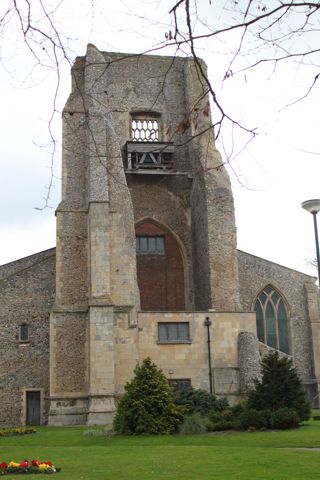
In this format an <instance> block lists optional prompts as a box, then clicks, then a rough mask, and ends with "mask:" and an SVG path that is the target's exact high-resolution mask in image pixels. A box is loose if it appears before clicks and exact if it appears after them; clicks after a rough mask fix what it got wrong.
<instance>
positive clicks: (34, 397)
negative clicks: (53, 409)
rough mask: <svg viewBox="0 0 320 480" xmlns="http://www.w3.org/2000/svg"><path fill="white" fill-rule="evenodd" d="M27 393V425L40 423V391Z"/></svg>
mask: <svg viewBox="0 0 320 480" xmlns="http://www.w3.org/2000/svg"><path fill="white" fill-rule="evenodd" d="M26 393H27V419H26V423H27V425H40V391H39V390H34V391H30V392H26Z"/></svg>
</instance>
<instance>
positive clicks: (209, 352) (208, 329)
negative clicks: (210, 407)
mask: <svg viewBox="0 0 320 480" xmlns="http://www.w3.org/2000/svg"><path fill="white" fill-rule="evenodd" d="M204 324H205V326H206V327H207V338H208V364H209V365H208V366H209V385H210V394H211V395H212V394H213V389H212V367H211V340H210V325H211V320H210V318H209V317H206V319H205V322H204Z"/></svg>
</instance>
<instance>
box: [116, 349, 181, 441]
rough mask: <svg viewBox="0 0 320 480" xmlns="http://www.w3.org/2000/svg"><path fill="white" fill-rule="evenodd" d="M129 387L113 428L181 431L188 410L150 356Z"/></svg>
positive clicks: (119, 430) (130, 431) (129, 431)
mask: <svg viewBox="0 0 320 480" xmlns="http://www.w3.org/2000/svg"><path fill="white" fill-rule="evenodd" d="M134 374H135V375H134V378H133V379H132V380H131V382H129V383H127V384H126V386H125V393H124V395H123V396H122V397H121V399H120V401H119V404H118V408H117V411H116V415H115V418H114V422H113V428H114V430H115V432H117V433H123V434H170V433H174V432H176V431H177V430H178V427H179V425H180V423H182V421H183V417H184V413H185V409H184V408H183V407H182V406H179V405H176V404H175V401H174V397H173V393H172V390H171V387H170V386H169V384H168V381H167V379H166V377H165V376H164V374H163V372H162V371H161V370H159V369H158V368H157V366H156V365H155V364H154V363H152V361H151V359H150V358H146V359H145V360H144V361H143V363H142V365H137V366H136V368H135V370H134Z"/></svg>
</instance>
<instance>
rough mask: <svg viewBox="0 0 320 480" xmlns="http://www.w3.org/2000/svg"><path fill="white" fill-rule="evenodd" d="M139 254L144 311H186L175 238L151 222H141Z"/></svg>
mask: <svg viewBox="0 0 320 480" xmlns="http://www.w3.org/2000/svg"><path fill="white" fill-rule="evenodd" d="M136 252H137V277H138V286H139V290H140V303H141V310H145V311H179V310H180V311H181V310H185V287H184V269H183V259H182V255H181V251H180V247H179V244H178V242H177V240H176V239H175V238H174V236H173V235H172V234H171V233H170V232H169V231H168V230H166V229H165V228H164V227H162V226H160V225H158V224H155V223H152V222H151V221H145V222H142V223H139V224H138V225H137V226H136Z"/></svg>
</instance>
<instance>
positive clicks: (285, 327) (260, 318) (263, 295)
mask: <svg viewBox="0 0 320 480" xmlns="http://www.w3.org/2000/svg"><path fill="white" fill-rule="evenodd" d="M253 310H254V311H255V312H256V322H257V336H258V339H259V341H260V342H262V343H265V344H266V345H268V346H269V347H272V348H275V349H277V350H280V351H282V352H284V353H287V354H289V351H290V346H289V309H288V305H287V302H286V300H285V298H284V296H283V295H282V294H281V293H280V291H279V290H278V289H277V288H275V287H274V286H273V285H272V284H270V283H268V284H267V285H266V286H265V287H264V288H262V289H261V290H260V291H259V292H258V294H257V295H256V297H255V301H254V303H253Z"/></svg>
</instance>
